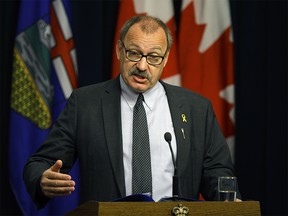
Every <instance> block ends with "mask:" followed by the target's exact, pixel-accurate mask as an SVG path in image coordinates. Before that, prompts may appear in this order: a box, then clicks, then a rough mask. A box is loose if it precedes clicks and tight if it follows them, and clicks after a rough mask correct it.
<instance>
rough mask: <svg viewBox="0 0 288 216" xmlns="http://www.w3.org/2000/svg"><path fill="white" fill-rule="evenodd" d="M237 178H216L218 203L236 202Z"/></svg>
mask: <svg viewBox="0 0 288 216" xmlns="http://www.w3.org/2000/svg"><path fill="white" fill-rule="evenodd" d="M236 191H237V178H236V177H230V176H222V177H219V178H218V192H219V200H220V201H234V202H235V201H236Z"/></svg>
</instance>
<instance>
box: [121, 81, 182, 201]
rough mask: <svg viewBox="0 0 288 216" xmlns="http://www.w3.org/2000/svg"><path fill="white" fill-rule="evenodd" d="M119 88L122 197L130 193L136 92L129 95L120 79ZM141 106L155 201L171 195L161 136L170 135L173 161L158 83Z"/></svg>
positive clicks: (167, 112) (165, 103) (168, 118)
mask: <svg viewBox="0 0 288 216" xmlns="http://www.w3.org/2000/svg"><path fill="white" fill-rule="evenodd" d="M120 85H121V90H122V94H121V119H122V137H123V162H124V172H125V187H126V195H127V196H128V195H131V194H132V136H133V128H132V127H133V107H134V105H135V103H136V101H137V97H138V93H136V92H133V91H132V90H131V89H130V88H129V87H128V86H127V85H126V84H125V82H124V81H123V79H122V77H121V76H120ZM143 95H144V100H145V103H144V107H145V110H146V115H147V123H148V131H149V140H150V152H151V167H152V187H153V192H152V196H153V197H152V198H153V199H154V200H155V201H158V200H159V199H160V198H162V197H164V196H172V177H173V174H174V166H173V161H172V156H171V152H170V149H169V145H168V143H167V142H166V141H165V139H164V134H165V133H166V132H170V133H171V135H172V141H171V144H172V149H173V152H174V156H175V158H176V155H177V152H176V149H177V148H176V140H175V133H174V128H173V123H172V119H171V114H170V109H169V105H168V100H167V96H166V92H165V89H164V87H163V86H162V85H161V83H160V82H158V83H157V84H156V85H155V86H154V87H153V88H152V89H150V90H149V91H147V92H145V93H144V94H143Z"/></svg>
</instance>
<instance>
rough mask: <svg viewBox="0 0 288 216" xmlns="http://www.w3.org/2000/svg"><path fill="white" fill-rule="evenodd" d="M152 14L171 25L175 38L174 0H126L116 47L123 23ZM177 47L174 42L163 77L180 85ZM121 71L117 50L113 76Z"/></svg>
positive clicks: (123, 4)
mask: <svg viewBox="0 0 288 216" xmlns="http://www.w3.org/2000/svg"><path fill="white" fill-rule="evenodd" d="M141 14H142V15H150V16H155V17H158V18H160V19H161V20H162V21H164V22H165V23H166V24H167V26H168V27H169V29H170V31H171V34H172V37H173V39H176V26H175V19H174V7H173V0H157V1H155V0H125V1H120V5H119V17H118V22H117V28H116V34H115V41H114V47H116V43H117V41H118V40H119V35H120V30H121V27H122V25H123V24H124V23H125V22H126V21H127V20H128V19H129V18H131V17H133V16H135V15H141ZM176 52H177V47H176V43H174V44H173V45H172V47H171V50H170V54H169V60H168V63H167V64H166V66H165V68H164V70H163V74H162V77H161V78H162V79H163V80H165V81H166V82H168V83H171V84H174V85H180V75H179V72H178V63H177V56H176ZM119 72H120V64H119V61H118V59H117V57H116V51H114V53H113V66H112V77H116V76H117V75H118V74H119Z"/></svg>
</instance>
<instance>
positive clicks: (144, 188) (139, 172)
mask: <svg viewBox="0 0 288 216" xmlns="http://www.w3.org/2000/svg"><path fill="white" fill-rule="evenodd" d="M143 101H144V97H143V95H142V94H139V96H138V99H137V102H136V104H135V106H134V113H133V147H132V152H133V153H132V193H133V194H139V193H151V195H152V174H151V158H150V145H149V134H148V125H147V117H146V112H145V108H144V106H143Z"/></svg>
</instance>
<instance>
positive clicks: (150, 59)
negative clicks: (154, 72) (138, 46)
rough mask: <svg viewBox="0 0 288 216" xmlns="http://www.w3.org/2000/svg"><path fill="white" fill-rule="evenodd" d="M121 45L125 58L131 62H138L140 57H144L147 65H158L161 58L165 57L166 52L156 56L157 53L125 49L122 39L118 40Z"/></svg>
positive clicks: (161, 60)
mask: <svg viewBox="0 0 288 216" xmlns="http://www.w3.org/2000/svg"><path fill="white" fill-rule="evenodd" d="M120 42H121V43H122V45H123V48H124V49H125V54H126V58H127V59H128V60H130V61H132V62H139V61H141V59H142V58H143V57H145V58H146V62H147V63H148V64H149V65H153V66H154V65H160V64H161V63H162V62H163V59H164V58H165V55H166V52H167V50H166V52H165V54H164V56H157V55H151V54H148V55H143V54H142V53H140V52H139V51H133V50H127V49H126V47H125V45H124V43H123V42H122V41H120Z"/></svg>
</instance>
